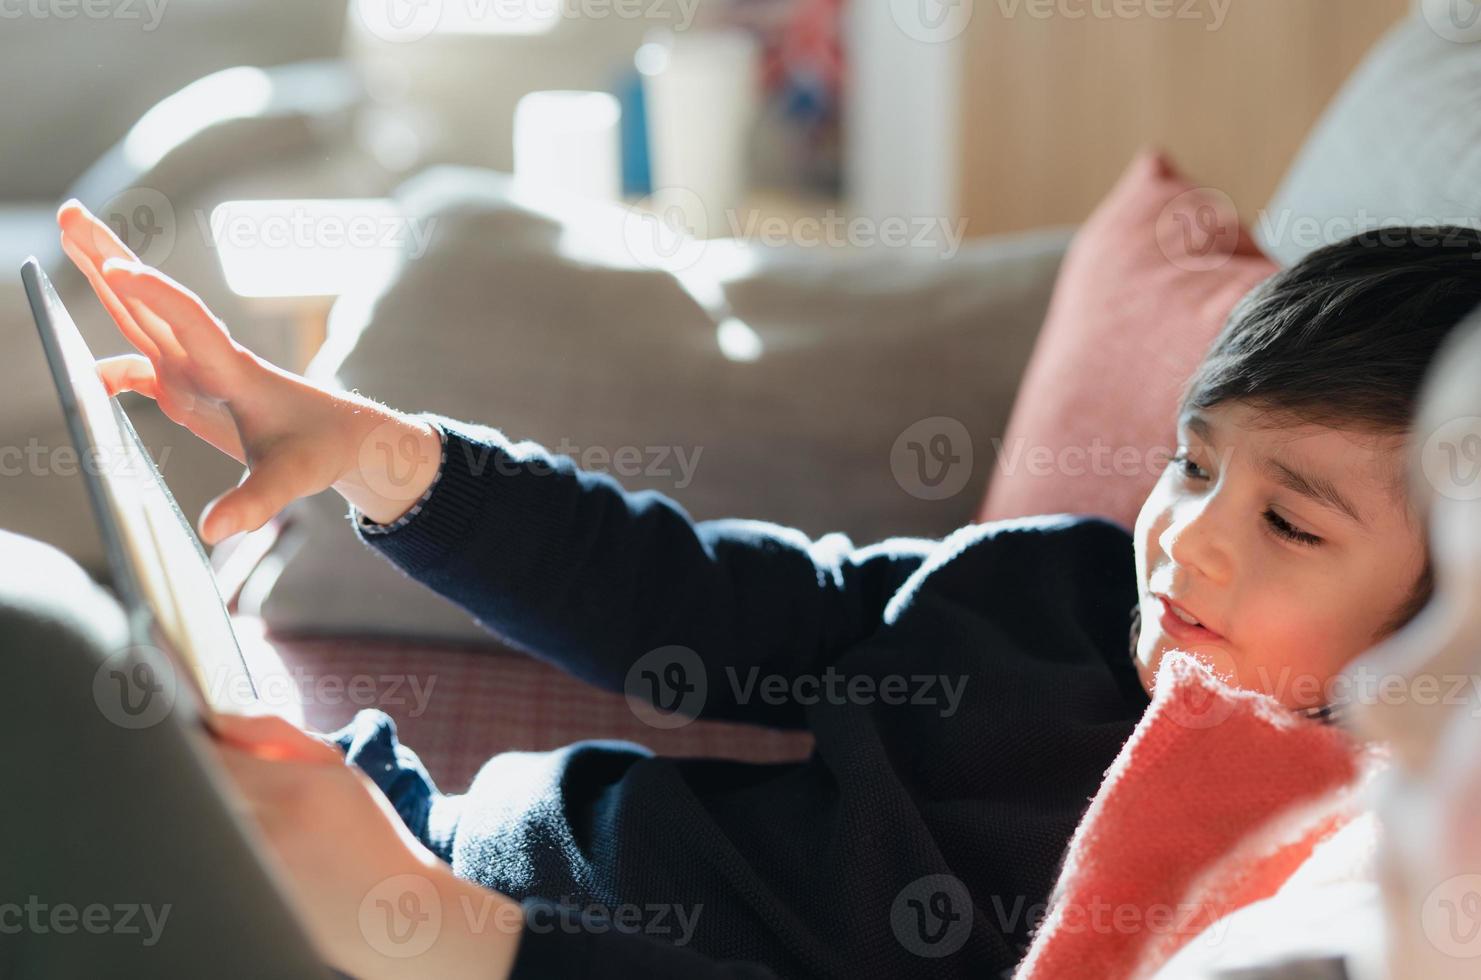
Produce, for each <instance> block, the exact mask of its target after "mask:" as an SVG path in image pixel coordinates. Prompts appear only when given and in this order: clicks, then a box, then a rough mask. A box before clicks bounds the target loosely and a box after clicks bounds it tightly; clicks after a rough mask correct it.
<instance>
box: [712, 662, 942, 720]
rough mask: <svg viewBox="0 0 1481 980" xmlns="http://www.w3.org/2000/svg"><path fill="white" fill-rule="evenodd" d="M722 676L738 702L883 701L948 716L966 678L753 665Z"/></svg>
mask: <svg viewBox="0 0 1481 980" xmlns="http://www.w3.org/2000/svg"><path fill="white" fill-rule="evenodd" d="M725 677H726V679H727V680H728V681H729V682H730V693H731V696H732V697H733V698H734V699H735V703H736V704H751V703H753V702H760V703H761V704H765V705H770V706H772V707H780V706H782V705H787V704H797V705H802V706H803V707H810V706H812V705H815V704H835V705H838V704H860V705H871V704H884V705H889V706H892V707H895V706H899V705H907V704H910V705H925V706H932V707H934V706H940V707H941V709H942V710H941V712H940V714H941V717H943V718H950V717H951V716H952V715H954V714H956V712H957V708H958V707H960V706H961V703H962V695H963V694H964V693H966V690H967V680H968V678H967V677H966V676H965V675H963V676H959V677H955V678H953V677H952V676H951V675H950V674H885V675H883V676H880V677H875V676H874V675H872V674H844V673H841V672H840V671H838V670H836V669H835V668H833V667H828V668H825V669H824V670H823V672H822V673H821V674H795V675H794V674H762V673H761V668H760V667H751V668H749V669H747V670H746V671H745V672H744V674H742V672H741V671H739V670H737V669H736V668H735V667H732V666H726V668H725Z"/></svg>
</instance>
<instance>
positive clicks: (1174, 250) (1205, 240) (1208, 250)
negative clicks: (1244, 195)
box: [1155, 187, 1239, 272]
mask: <svg viewBox="0 0 1481 980" xmlns="http://www.w3.org/2000/svg"><path fill="white" fill-rule="evenodd" d="M1155 234H1156V235H1157V246H1158V247H1159V248H1161V249H1162V255H1163V257H1164V258H1166V259H1167V261H1169V262H1171V263H1172V264H1173V265H1175V266H1177V267H1178V268H1179V269H1183V270H1185V271H1187V272H1210V271H1212V270H1214V269H1218V268H1221V267H1223V266H1224V265H1226V264H1228V262H1229V260H1230V259H1231V258H1233V257H1234V253H1235V251H1236V250H1237V249H1238V248H1239V209H1238V208H1237V207H1235V205H1234V199H1233V198H1232V197H1230V196H1229V195H1228V194H1226V193H1224V192H1223V191H1221V190H1219V189H1218V188H1216V187H1195V188H1194V189H1192V190H1189V191H1184V192H1183V193H1181V194H1179V195H1178V196H1177V197H1175V198H1173V199H1172V200H1171V201H1168V202H1167V204H1166V205H1165V206H1164V207H1163V209H1162V213H1161V214H1159V215H1158V216H1157V224H1156V230H1155Z"/></svg>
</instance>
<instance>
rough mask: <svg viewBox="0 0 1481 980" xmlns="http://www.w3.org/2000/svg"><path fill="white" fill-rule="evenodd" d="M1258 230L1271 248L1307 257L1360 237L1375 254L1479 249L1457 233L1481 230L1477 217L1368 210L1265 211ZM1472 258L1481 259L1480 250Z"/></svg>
mask: <svg viewBox="0 0 1481 980" xmlns="http://www.w3.org/2000/svg"><path fill="white" fill-rule="evenodd" d="M1255 229H1256V230H1257V231H1258V232H1259V236H1260V239H1261V241H1262V242H1263V243H1264V244H1265V245H1267V246H1270V247H1289V248H1290V249H1292V250H1296V251H1307V252H1309V251H1312V250H1314V249H1318V248H1321V247H1322V246H1324V245H1330V244H1333V243H1335V242H1340V241H1345V240H1347V239H1349V238H1356V237H1357V236H1359V235H1362V236H1365V238H1364V241H1365V242H1366V243H1368V244H1370V245H1372V246H1373V247H1375V248H1382V247H1396V246H1408V245H1415V246H1419V247H1430V248H1439V247H1444V248H1459V247H1462V246H1466V247H1471V248H1476V242H1475V241H1474V240H1473V239H1464V238H1462V237H1461V235H1460V233H1459V231H1458V230H1459V229H1469V230H1471V231H1475V230H1477V229H1481V219H1478V218H1477V217H1476V215H1474V214H1458V215H1450V216H1439V215H1415V214H1410V215H1380V214H1374V213H1373V212H1371V211H1369V210H1368V209H1367V208H1358V209H1357V210H1356V211H1354V212H1352V213H1351V214H1338V215H1327V216H1323V217H1318V216H1316V215H1312V214H1304V213H1301V212H1298V211H1293V210H1291V209H1290V208H1282V209H1279V210H1276V211H1271V210H1269V209H1264V210H1261V211H1260V212H1259V213H1258V214H1257V215H1256V217H1255ZM1473 255H1474V257H1475V258H1477V259H1481V249H1477V250H1476V251H1475V252H1474V253H1473Z"/></svg>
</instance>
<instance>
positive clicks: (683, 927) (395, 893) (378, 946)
mask: <svg viewBox="0 0 1481 980" xmlns="http://www.w3.org/2000/svg"><path fill="white" fill-rule="evenodd" d="M703 911H704V906H703V905H702V904H701V905H682V904H677V903H657V902H649V903H643V904H639V903H632V902H584V903H583V902H577V901H576V900H574V899H573V898H571V897H570V896H566V897H563V898H562V899H560V900H559V901H554V902H531V903H527V904H526V905H524V906H521V905H518V904H516V903H514V902H511V901H509V900H508V899H505V898H502V897H500V896H497V895H493V894H489V895H486V896H479V897H474V896H472V895H470V894H468V893H461V894H459V895H458V898H457V900H456V901H455V902H453V903H451V904H450V905H449V904H447V903H446V902H445V901H444V899H443V897H442V895H441V894H440V893H439V892H438V890H437V886H436V885H435V884H434V883H433V882H432V881H431V879H429V878H427V877H425V876H423V875H420V874H401V875H393V876H392V877H390V878H386V879H385V880H383V881H381V882H379V883H377V884H376V885H375V886H374V887H373V888H371V889H370V890H369V891H368V892H366V893H365V897H364V898H363V899H361V901H360V908H359V916H358V918H359V926H360V934H361V935H362V936H363V937H364V938H365V941H366V942H367V943H368V944H369V945H370V948H371V949H373V950H375V951H376V952H377V953H379V954H380V955H382V956H386V957H390V958H393V959H411V958H413V957H417V956H421V955H422V954H423V953H426V952H427V951H428V950H430V949H431V948H432V946H433V945H434V944H435V943H436V942H437V940H438V938H439V937H440V936H441V935H442V933H443V930H444V929H445V928H446V927H447V926H448V924H449V923H454V924H456V923H458V922H459V921H460V920H461V923H462V927H463V928H462V931H463V932H464V933H465V934H467V935H474V936H479V935H487V934H491V933H501V934H503V935H516V934H518V933H519V932H521V931H524V930H528V931H530V932H534V933H539V934H542V935H547V934H550V933H561V934H564V935H571V936H576V935H592V934H602V933H608V932H620V933H626V934H628V935H644V936H658V937H662V938H663V939H665V940H667V941H668V942H669V943H670V944H672V945H674V946H687V945H688V944H689V943H690V941H691V940H692V939H693V938H694V930H695V927H696V926H697V925H698V923H699V917H700V914H701V913H702V912H703Z"/></svg>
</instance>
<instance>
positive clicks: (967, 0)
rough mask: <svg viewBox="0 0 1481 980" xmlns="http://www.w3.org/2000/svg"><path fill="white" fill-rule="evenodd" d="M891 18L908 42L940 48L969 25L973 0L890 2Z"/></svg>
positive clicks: (894, 0)
mask: <svg viewBox="0 0 1481 980" xmlns="http://www.w3.org/2000/svg"><path fill="white" fill-rule="evenodd" d="M890 15H891V16H892V17H894V19H895V26H896V27H898V28H900V30H901V32H903V33H904V34H905V36H906V37H908V38H910V39H911V40H914V41H921V42H923V43H925V44H942V43H945V42H947V41H953V40H955V39H956V38H958V37H961V35H962V32H964V31H965V30H966V29H967V25H968V24H970V23H972V0H890Z"/></svg>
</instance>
